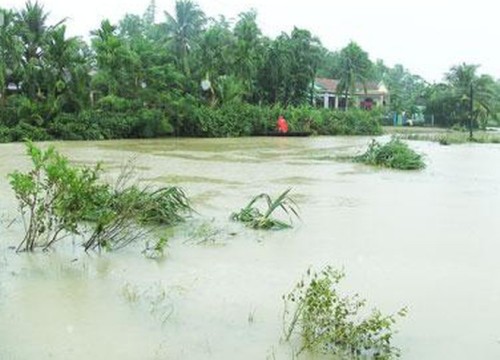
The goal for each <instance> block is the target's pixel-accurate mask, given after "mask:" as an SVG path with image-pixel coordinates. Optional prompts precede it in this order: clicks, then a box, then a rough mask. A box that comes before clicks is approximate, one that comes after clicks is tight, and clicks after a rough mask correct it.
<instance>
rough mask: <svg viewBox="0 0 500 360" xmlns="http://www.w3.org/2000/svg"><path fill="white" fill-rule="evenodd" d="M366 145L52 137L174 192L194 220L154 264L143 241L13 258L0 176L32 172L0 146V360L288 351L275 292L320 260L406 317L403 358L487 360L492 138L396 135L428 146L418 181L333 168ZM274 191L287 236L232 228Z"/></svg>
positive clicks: (494, 279) (492, 340)
mask: <svg viewBox="0 0 500 360" xmlns="http://www.w3.org/2000/svg"><path fill="white" fill-rule="evenodd" d="M368 141H369V139H368V138H343V137H317V138H243V139H180V140H179V139H162V140H130V141H128V140H127V141H109V142H57V143H54V145H55V146H56V148H57V149H58V150H59V151H61V152H62V153H63V154H65V155H67V156H68V157H69V158H70V159H71V160H72V161H73V162H74V163H77V164H92V163H95V162H97V161H102V162H103V164H104V168H105V170H106V176H109V177H110V178H112V177H113V176H114V175H116V174H117V172H118V171H119V169H120V166H121V165H122V164H124V163H125V162H127V161H128V160H129V159H132V158H133V159H135V160H134V161H135V164H136V166H137V169H138V172H139V175H140V178H141V181H143V182H148V183H152V184H158V185H161V184H171V185H179V186H182V187H183V189H184V190H185V191H186V192H187V193H188V195H189V196H190V197H191V198H192V199H193V204H194V207H195V209H196V210H197V214H195V215H194V216H193V218H192V219H190V220H189V221H188V222H187V223H185V224H183V225H181V226H179V227H177V228H175V229H174V230H173V233H172V234H171V236H172V237H171V240H170V242H169V247H168V250H167V256H166V257H165V259H163V260H162V261H154V260H148V259H146V258H145V257H143V256H142V255H141V253H140V252H141V245H137V246H136V247H130V248H127V249H125V250H121V251H119V252H116V253H108V254H106V253H105V254H101V255H99V254H96V253H90V254H88V255H87V254H84V253H82V250H81V249H80V247H79V246H77V245H75V246H72V244H71V241H67V242H66V243H65V244H61V245H60V246H57V247H56V249H55V251H52V252H47V253H37V254H33V255H28V254H19V255H18V254H15V252H14V250H12V249H11V247H12V246H15V245H17V244H18V242H19V241H20V239H21V238H22V235H23V234H22V231H23V227H22V224H21V223H20V222H19V221H16V222H14V223H12V224H11V222H12V220H13V219H14V218H15V216H16V202H15V199H14V196H13V193H12V191H11V190H10V187H9V185H8V180H7V178H6V175H7V174H8V173H9V172H12V171H14V170H16V169H20V170H23V169H24V170H25V169H28V168H29V163H28V160H27V158H26V157H25V155H24V148H23V145H21V144H3V145H0V174H1V176H0V238H1V242H0V359H7V360H10V359H13V360H21V359H22V360H24V359H37V360H44V359H57V360H67V359H77V360H80V359H105V360H113V359H117V360H118V359H120V360H122V359H130V360H135V359H141V360H142V359H146V360H148V359H266V358H267V359H291V358H292V352H291V349H290V346H289V345H288V344H284V343H282V342H280V338H281V336H282V312H283V302H282V299H281V297H282V295H283V294H285V293H288V292H289V291H290V290H291V289H292V287H293V285H294V284H295V282H296V281H297V280H298V279H299V278H300V277H301V276H302V274H304V272H305V271H306V270H307V268H308V267H313V268H315V269H319V268H321V267H322V266H324V265H327V264H329V265H332V266H334V267H336V268H343V269H344V270H345V272H346V274H347V276H346V279H345V280H344V281H343V286H342V288H343V290H345V292H346V293H354V292H358V293H360V294H361V295H362V296H363V297H365V298H367V299H368V301H369V304H370V306H376V307H378V308H380V309H381V310H382V311H384V312H393V311H397V310H398V309H399V308H401V307H403V306H407V307H408V309H409V314H408V316H407V317H406V318H404V319H401V320H400V322H399V324H398V326H397V327H398V329H399V333H398V335H397V336H396V338H395V345H397V346H398V347H400V348H401V349H402V358H403V359H414V360H417V359H498V358H500V325H499V324H500V280H499V274H500V261H499V258H500V255H499V254H500V241H499V239H498V236H497V235H498V217H499V214H500V167H499V166H498V164H499V163H500V145H478V144H467V145H457V146H448V147H446V146H440V145H439V144H437V143H427V142H411V146H412V147H413V148H414V149H416V150H417V151H419V152H420V153H423V154H425V160H426V163H427V168H426V169H425V170H423V171H419V172H400V171H390V170H382V169H373V168H369V167H366V166H364V165H360V164H352V163H347V162H339V161H337V160H336V157H337V156H338V155H345V154H354V153H356V152H359V151H361V150H362V149H363V147H364V146H365V145H366V144H367V143H368ZM288 187H292V188H293V190H292V195H293V196H294V197H295V199H296V201H297V203H298V204H299V206H300V213H301V218H302V220H301V221H299V222H296V223H295V225H296V226H295V227H294V228H293V229H292V230H287V231H281V232H262V231H250V230H247V229H245V228H243V227H242V226H240V225H239V224H234V223H232V222H231V221H230V220H229V215H230V213H231V212H232V211H235V210H239V209H240V208H241V207H243V206H244V205H245V204H246V203H247V202H248V201H249V199H250V198H251V197H253V196H254V195H257V194H259V193H261V192H267V193H270V194H274V195H277V194H278V193H280V192H282V191H283V190H285V189H286V188H288ZM9 224H10V226H8V225H9ZM303 358H305V359H308V357H307V356H303ZM309 359H311V357H309Z"/></svg>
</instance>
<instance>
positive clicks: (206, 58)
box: [0, 0, 499, 126]
mask: <svg viewBox="0 0 500 360" xmlns="http://www.w3.org/2000/svg"><path fill="white" fill-rule="evenodd" d="M0 14H2V16H1V19H2V21H1V25H0V96H1V99H0V103H1V104H3V109H0V120H1V121H2V124H4V125H5V124H6V123H7V122H9V121H11V122H12V121H14V122H15V121H17V122H19V121H27V122H29V123H31V124H33V123H34V124H36V125H40V126H43V125H44V123H46V122H49V121H50V120H51V119H53V118H54V117H55V116H57V115H58V114H61V113H78V112H81V111H82V110H85V109H89V108H90V109H92V108H94V107H98V108H99V107H101V108H102V107H106V109H108V110H119V111H124V110H126V111H128V110H130V111H133V110H134V109H137V108H140V107H144V106H147V107H153V108H161V109H164V110H165V111H170V112H171V114H170V115H171V116H173V114H172V112H174V111H175V112H182V108H185V107H186V106H188V107H189V106H202V105H207V106H211V107H214V106H220V105H223V104H226V103H233V102H246V103H250V104H258V105H273V104H277V103H279V104H281V105H284V106H295V105H303V104H310V103H311V98H312V96H314V93H313V89H314V87H313V86H312V85H313V83H314V79H315V77H317V76H323V77H330V78H336V79H339V80H340V86H339V91H341V92H342V93H343V95H344V96H345V97H346V98H347V97H349V94H350V92H352V91H353V90H354V89H355V88H356V87H359V85H360V84H362V85H366V83H367V82H368V81H380V80H384V81H385V82H386V83H387V85H388V86H389V90H390V91H391V93H392V98H393V99H394V100H395V101H394V104H393V106H394V107H395V109H396V110H398V108H404V107H406V108H407V109H406V110H409V109H408V108H409V107H411V106H414V105H415V104H417V103H419V105H420V104H424V105H426V103H429V105H430V107H429V108H431V109H433V111H437V110H438V109H440V107H441V108H443V109H446V111H448V112H449V111H451V110H450V109H449V107H450V106H451V105H449V106H448V105H447V104H448V103H450V104H451V103H452V102H456V103H458V104H460V106H458V105H457V106H455V108H453V109H452V110H453V111H454V112H453V114H455V113H457V114H458V115H450V116H451V118H452V119H453V120H452V121H458V120H457V119H461V117H462V116H463V114H462V113H461V109H462V105H463V104H465V100H463V99H464V96H465V97H466V96H467V93H466V92H465V90H464V89H465V88H470V86H469V83H472V84H473V87H474V89H475V90H476V97H475V102H474V104H475V105H474V109H475V110H474V114H475V117H476V118H477V119H483V118H485V117H491V116H492V115H493V114H495V111H496V110H495V109H496V105H495V104H496V103H495V101H496V102H498V93H499V91H498V87H499V86H498V82H495V81H494V80H493V79H491V78H490V77H484V76H483V77H479V76H477V75H476V70H477V68H476V67H474V66H470V65H463V66H459V67H457V68H453V69H452V70H451V72H450V74H449V76H447V78H446V83H445V84H443V85H439V86H429V85H428V84H426V83H425V82H424V81H423V79H421V78H420V77H418V76H415V75H412V74H410V73H409V72H408V71H406V70H405V69H404V68H403V67H402V66H400V65H397V66H396V67H394V68H389V67H387V66H385V65H384V64H383V62H380V61H379V62H377V63H376V64H373V63H372V62H371V61H370V59H369V56H368V54H367V53H366V52H365V51H364V50H363V49H361V47H359V45H357V44H356V43H354V42H351V43H349V44H348V45H347V46H346V47H345V48H343V49H342V50H340V51H338V52H332V51H329V50H327V49H325V48H324V47H323V46H322V45H321V43H320V41H319V39H317V38H316V37H314V36H313V35H312V34H311V33H310V32H309V31H308V30H305V29H299V28H295V29H294V30H293V31H292V32H291V33H289V34H288V33H282V34H281V35H279V36H278V37H276V38H275V39H270V38H268V37H266V36H264V35H263V34H262V32H261V30H260V29H259V26H258V24H257V14H256V13H255V12H254V11H248V12H245V13H242V14H240V16H239V18H238V19H237V20H236V21H235V22H234V23H232V22H231V21H228V20H227V19H225V18H224V17H220V18H218V19H213V18H207V16H206V15H205V14H204V13H203V11H202V10H201V9H200V8H199V6H198V5H197V4H196V3H194V2H192V1H191V0H178V1H177V3H176V7H175V11H174V12H173V13H168V12H165V13H164V14H163V16H161V17H158V19H157V16H156V15H157V14H156V6H155V2H154V0H153V1H152V2H151V5H150V6H149V7H148V9H147V10H146V12H145V14H144V15H142V16H139V15H130V14H129V15H126V16H125V17H124V18H123V19H122V20H121V21H120V22H119V23H118V24H116V25H115V24H111V23H110V22H109V21H108V20H103V21H102V23H101V26H100V27H99V29H96V30H95V31H93V32H91V43H90V44H87V43H85V42H84V41H82V40H81V39H80V38H77V37H68V36H67V35H66V27H65V24H64V23H65V20H64V19H63V20H61V21H59V22H57V23H56V24H53V25H48V24H47V12H46V11H45V9H44V8H43V6H42V5H41V4H40V3H38V2H32V1H31V0H29V1H28V2H27V3H26V5H25V7H24V8H23V9H21V10H19V11H14V10H7V9H3V10H1V9H0ZM462 70H463V71H462ZM467 76H469V78H467ZM465 83H466V84H465ZM464 84H465V85H464ZM201 85H203V86H201ZM487 89H488V90H487ZM491 89H493V90H491ZM492 91H493V92H492ZM445 95H446V96H445ZM179 104H181V105H182V106H179ZM7 108H8V109H10V112H9V113H8V115H6V114H5V111H6V110H5V109H7ZM7 118H8V119H9V120H7ZM13 119H15V120H13ZM7 125H8V124H7Z"/></svg>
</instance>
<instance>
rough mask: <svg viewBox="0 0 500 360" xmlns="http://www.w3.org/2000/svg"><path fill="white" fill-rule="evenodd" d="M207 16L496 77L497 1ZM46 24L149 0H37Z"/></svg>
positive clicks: (217, 8)
mask: <svg viewBox="0 0 500 360" xmlns="http://www.w3.org/2000/svg"><path fill="white" fill-rule="evenodd" d="M196 2H197V3H198V4H199V5H200V7H201V8H202V10H203V11H204V12H205V13H206V14H207V16H218V15H221V14H222V15H224V16H226V18H228V19H232V18H236V17H237V14H238V13H240V12H242V11H247V10H250V9H251V8H254V9H256V10H257V12H258V22H259V25H260V27H261V29H262V31H263V33H264V34H265V35H267V36H271V37H274V36H276V35H278V34H279V33H280V32H282V31H286V32H290V31H291V30H292V29H293V26H294V25H295V26H297V27H300V28H306V29H308V30H310V31H311V32H312V33H313V34H314V35H316V36H318V37H319V38H320V39H321V41H322V43H323V45H324V46H325V47H327V48H328V49H330V50H340V49H341V48H342V47H344V46H346V45H347V43H348V42H349V41H350V40H354V41H356V42H357V43H358V44H359V45H360V46H361V47H362V48H363V49H364V50H366V51H367V52H368V53H369V54H370V57H371V59H372V60H373V61H375V60H376V59H382V60H384V61H385V63H386V64H387V65H389V66H393V65H394V64H396V63H400V64H403V65H404V66H405V67H407V68H408V69H409V70H410V71H411V72H413V73H416V74H418V75H421V76H423V77H424V78H425V79H426V80H428V81H430V82H432V81H440V80H442V78H443V75H444V73H445V72H447V71H448V70H449V69H450V67H451V66H453V65H457V64H459V63H462V62H466V63H472V64H480V65H481V67H480V68H479V73H488V74H490V75H492V76H493V77H494V78H500V61H499V60H500V49H499V48H498V45H497V44H498V36H497V34H498V33H499V30H498V28H497V26H498V25H497V18H498V13H499V12H498V11H497V8H498V5H496V3H495V2H494V1H491V0H475V1H472V2H471V1H468V2H465V1H457V0H404V1H402V0H378V1H368V0H350V1H338V0H303V1H297V0H294V1H283V0H198V1H196ZM24 3H25V1H24V0H2V4H1V6H2V7H6V8H16V9H20V8H22V7H23V6H24ZM40 3H42V4H44V6H45V10H46V11H48V12H50V14H51V18H50V20H51V22H55V21H57V20H60V19H62V18H64V17H67V18H68V20H67V26H68V33H69V34H71V35H80V36H84V37H87V36H88V33H89V31H90V30H93V29H96V28H98V27H99V24H100V21H101V20H102V19H104V18H109V19H110V20H111V21H112V22H117V21H118V20H119V19H120V18H122V17H123V15H124V14H125V13H127V12H128V13H134V14H142V13H143V12H144V11H145V9H146V7H147V6H148V5H149V3H150V0H100V1H97V0H86V1H74V0H41V1H40ZM156 3H157V7H158V12H157V16H158V17H159V18H161V19H162V20H163V10H167V11H172V10H173V8H174V3H175V0H156Z"/></svg>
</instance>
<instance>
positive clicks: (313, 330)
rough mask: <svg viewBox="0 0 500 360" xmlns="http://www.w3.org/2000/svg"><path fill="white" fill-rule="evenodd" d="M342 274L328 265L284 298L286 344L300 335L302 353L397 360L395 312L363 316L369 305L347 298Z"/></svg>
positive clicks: (400, 313)
mask: <svg viewBox="0 0 500 360" xmlns="http://www.w3.org/2000/svg"><path fill="white" fill-rule="evenodd" d="M343 278H344V273H343V272H340V271H336V270H334V269H332V268H331V267H326V268H325V269H324V270H322V271H321V272H320V273H312V272H311V271H310V270H308V271H307V276H306V278H305V279H302V280H301V281H299V283H298V284H297V285H296V286H295V288H294V289H293V290H292V291H291V292H290V293H289V294H287V295H285V296H283V300H284V301H285V311H284V315H283V320H284V323H283V326H284V336H285V341H289V340H290V339H291V337H292V335H293V334H298V335H300V337H301V339H302V345H301V347H300V348H299V350H298V351H297V355H299V354H300V353H302V352H303V351H305V350H307V351H319V352H322V353H325V354H329V355H332V356H333V358H335V359H393V358H395V357H398V356H399V353H400V351H399V349H398V348H396V347H395V346H393V345H392V338H393V335H394V333H395V330H394V329H393V326H394V325H395V323H396V320H397V317H401V316H405V315H406V309H405V308H403V309H401V310H400V311H399V312H398V313H397V314H391V315H384V314H382V313H381V312H380V311H379V310H376V309H374V310H372V312H371V314H369V315H366V316H363V315H362V314H363V313H364V312H365V310H364V308H365V305H366V301H365V300H363V299H360V298H359V297H358V296H357V295H355V296H344V295H342V294H340V293H339V291H338V289H337V288H338V284H339V283H340V281H341V280H342V279H343Z"/></svg>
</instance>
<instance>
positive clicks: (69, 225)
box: [8, 142, 101, 251]
mask: <svg viewBox="0 0 500 360" xmlns="http://www.w3.org/2000/svg"><path fill="white" fill-rule="evenodd" d="M26 150H27V154H28V156H29V157H30V158H31V161H32V163H33V169H32V170H31V171H29V172H27V173H21V172H19V171H15V172H13V173H11V174H9V175H8V177H9V179H10V184H11V187H12V189H13V190H14V192H15V196H16V198H17V200H18V202H19V210H20V212H21V215H22V218H23V221H24V224H25V228H26V232H25V236H24V238H23V240H22V241H21V243H20V244H19V246H18V248H17V250H18V251H21V250H24V251H33V250H34V249H35V248H36V247H43V248H44V249H47V248H48V247H50V246H51V245H52V244H53V243H55V242H56V241H58V240H60V239H62V238H63V237H65V236H67V235H68V234H79V233H80V227H79V223H80V220H81V219H82V218H83V217H85V215H86V214H87V213H88V212H89V211H90V208H91V207H92V206H93V201H92V199H93V193H94V192H95V191H96V189H98V188H99V185H98V184H97V179H98V176H99V173H100V171H101V168H100V165H96V166H95V167H93V168H90V167H82V168H75V167H72V166H71V165H70V164H69V163H68V160H67V159H66V158H65V157H64V156H62V155H60V154H59V153H58V152H56V151H55V149H54V147H52V146H51V147H49V148H48V149H47V150H42V149H40V148H38V147H36V146H35V145H34V144H33V143H32V142H27V143H26Z"/></svg>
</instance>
